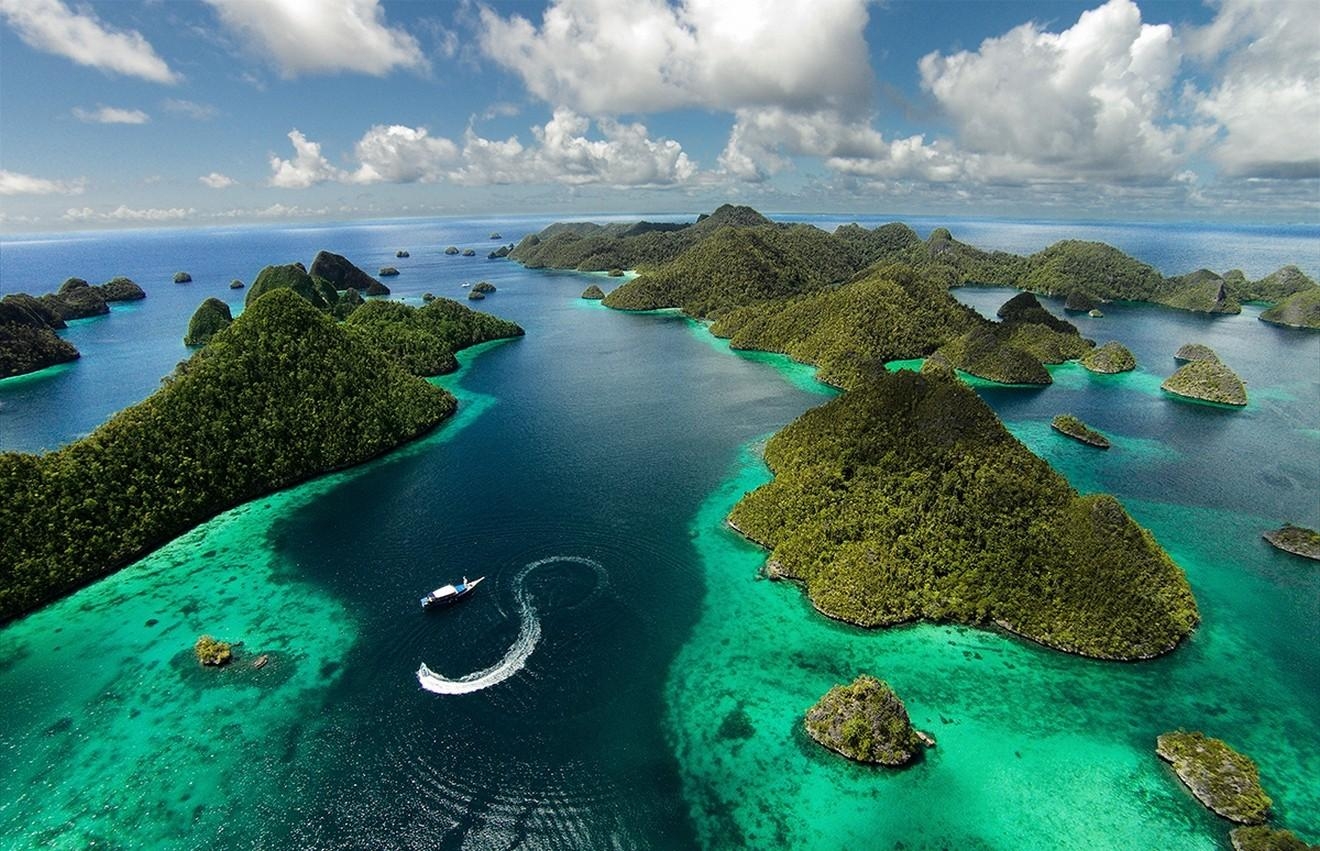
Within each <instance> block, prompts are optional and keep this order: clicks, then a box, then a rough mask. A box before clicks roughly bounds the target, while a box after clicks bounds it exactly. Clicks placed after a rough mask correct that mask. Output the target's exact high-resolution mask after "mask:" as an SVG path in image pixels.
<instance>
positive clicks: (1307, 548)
mask: <svg viewBox="0 0 1320 851" xmlns="http://www.w3.org/2000/svg"><path fill="white" fill-rule="evenodd" d="M1261 537H1263V538H1264V539H1265V540H1267V541H1269V542H1270V543H1271V544H1272V545H1274V546H1275V547H1278V548H1279V549H1281V550H1283V551H1284V552H1287V553H1292V554H1293V555H1297V556H1301V557H1302V558H1309V559H1314V560H1316V561H1320V532H1317V531H1315V530H1314V529H1306V528H1304V527H1302V526H1294V525H1292V524H1291V523H1285V524H1283V526H1282V527H1280V528H1278V529H1272V530H1270V531H1269V532H1265V533H1263V534H1262V536H1261Z"/></svg>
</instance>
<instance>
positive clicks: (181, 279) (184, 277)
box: [174, 272, 192, 284]
mask: <svg viewBox="0 0 1320 851" xmlns="http://www.w3.org/2000/svg"><path fill="white" fill-rule="evenodd" d="M174 283H176V284H190V283H192V275H190V274H188V273H187V272H175V273H174Z"/></svg>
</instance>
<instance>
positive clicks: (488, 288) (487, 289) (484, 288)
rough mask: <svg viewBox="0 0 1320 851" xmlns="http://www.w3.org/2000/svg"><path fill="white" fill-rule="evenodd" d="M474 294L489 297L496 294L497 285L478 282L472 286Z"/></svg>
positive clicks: (488, 282)
mask: <svg viewBox="0 0 1320 851" xmlns="http://www.w3.org/2000/svg"><path fill="white" fill-rule="evenodd" d="M472 292H474V293H481V294H482V295H489V294H490V293H493V292H495V285H494V284H492V283H491V282H490V281H477V282H476V283H475V284H473V285H472Z"/></svg>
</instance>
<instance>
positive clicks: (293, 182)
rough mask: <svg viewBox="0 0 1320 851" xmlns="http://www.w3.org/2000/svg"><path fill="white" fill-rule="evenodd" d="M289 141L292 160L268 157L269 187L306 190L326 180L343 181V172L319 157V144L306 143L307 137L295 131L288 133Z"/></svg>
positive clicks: (273, 156) (272, 155)
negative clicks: (292, 152)
mask: <svg viewBox="0 0 1320 851" xmlns="http://www.w3.org/2000/svg"><path fill="white" fill-rule="evenodd" d="M289 141H290V142H292V143H293V151H294V156H293V159H291V160H285V159H281V158H279V157H277V156H275V155H274V154H271V155H270V171H271V175H270V185H271V186H278V187H280V188H282V189H306V188H307V187H309V186H313V185H315V184H317V183H324V182H325V181H327V180H343V179H344V177H345V174H344V172H343V171H342V170H341V169H337V168H335V167H334V166H332V165H330V161H329V160H327V159H326V158H325V157H323V156H322V155H321V145H320V144H319V143H317V142H309V141H307V137H306V136H304V135H303V134H302V133H300V132H298V131H297V130H296V129H295V130H291V131H290V132H289Z"/></svg>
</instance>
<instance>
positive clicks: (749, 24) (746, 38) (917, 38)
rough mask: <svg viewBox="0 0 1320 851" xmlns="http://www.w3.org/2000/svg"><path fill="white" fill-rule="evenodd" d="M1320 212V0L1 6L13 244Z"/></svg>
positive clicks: (3, 177)
mask: <svg viewBox="0 0 1320 851" xmlns="http://www.w3.org/2000/svg"><path fill="white" fill-rule="evenodd" d="M725 202H732V203H745V204H750V205H752V206H755V207H757V208H758V209H762V210H767V211H776V212H853V213H895V214H907V215H939V214H956V215H960V216H994V217H1010V218H1045V219H1074V220H1075V219H1090V220H1154V221H1160V220H1175V221H1216V220H1231V221H1239V222H1242V221H1246V222H1257V221H1259V222H1308V223H1315V222H1317V221H1320V0H1209V2H1201V0H1178V1H1177V2H1174V0H1142V2H1136V0H1108V2H1101V0H1089V2H1072V0H1050V2H1025V0H1013V2H1009V0H923V2H918V0H889V2H876V0H517V1H516V2H500V0H488V2H482V0H431V2H424V1H423V0H404V2H393V0H0V231H4V232H11V233H13V232H39V231H49V230H83V229H89V228H98V227H114V226H137V227H142V226H156V225H165V224H180V225H214V224H224V223H236V222H260V221H271V220H279V221H315V220H321V219H326V220H336V221H343V220H354V219H366V218H390V217H400V216H433V215H472V216H475V215H487V214H489V215H507V214H521V213H531V214H536V213H553V214H566V215H567V214H580V215H585V214H589V213H593V212H598V213H612V212H636V213H648V212H650V213H661V212H689V211H701V210H709V209H713V208H714V207H715V206H718V205H719V204H721V203H725Z"/></svg>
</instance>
